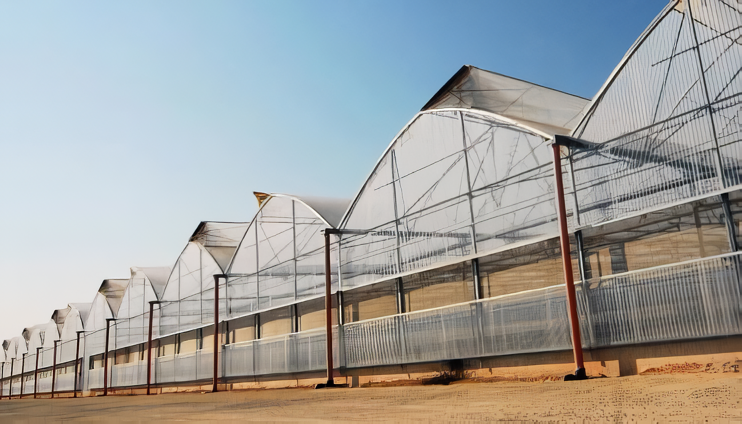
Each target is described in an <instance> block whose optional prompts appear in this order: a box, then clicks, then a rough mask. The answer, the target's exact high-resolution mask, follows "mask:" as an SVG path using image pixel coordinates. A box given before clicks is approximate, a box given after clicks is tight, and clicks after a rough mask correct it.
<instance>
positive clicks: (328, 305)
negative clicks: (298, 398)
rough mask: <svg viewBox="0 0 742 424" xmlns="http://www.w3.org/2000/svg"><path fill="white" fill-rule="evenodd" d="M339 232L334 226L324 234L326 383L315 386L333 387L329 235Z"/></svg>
mask: <svg viewBox="0 0 742 424" xmlns="http://www.w3.org/2000/svg"><path fill="white" fill-rule="evenodd" d="M331 234H340V231H339V230H336V229H335V228H326V229H325V231H324V235H325V330H326V335H325V337H326V339H327V342H326V350H327V352H326V353H327V383H325V384H318V385H317V388H323V387H335V379H334V372H335V366H334V364H333V358H332V353H333V348H332V274H331V272H332V266H331V263H330V235H331Z"/></svg>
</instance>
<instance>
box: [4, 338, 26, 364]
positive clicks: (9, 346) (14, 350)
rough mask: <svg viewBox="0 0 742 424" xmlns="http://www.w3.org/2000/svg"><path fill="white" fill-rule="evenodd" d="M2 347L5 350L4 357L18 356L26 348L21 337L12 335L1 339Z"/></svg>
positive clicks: (14, 357)
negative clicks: (9, 337)
mask: <svg viewBox="0 0 742 424" xmlns="http://www.w3.org/2000/svg"><path fill="white" fill-rule="evenodd" d="M3 349H4V350H5V355H6V359H8V360H10V359H16V358H20V357H21V356H22V355H23V354H24V353H26V352H27V350H26V342H25V341H24V339H23V337H13V338H11V339H7V340H4V341H3Z"/></svg>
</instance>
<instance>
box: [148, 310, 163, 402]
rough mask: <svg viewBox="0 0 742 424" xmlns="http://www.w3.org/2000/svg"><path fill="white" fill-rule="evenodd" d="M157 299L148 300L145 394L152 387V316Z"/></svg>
mask: <svg viewBox="0 0 742 424" xmlns="http://www.w3.org/2000/svg"><path fill="white" fill-rule="evenodd" d="M157 303H160V302H158V301H152V302H149V333H148V335H147V394H148V395H149V394H151V392H150V389H151V387H152V316H153V315H154V312H155V304H157Z"/></svg>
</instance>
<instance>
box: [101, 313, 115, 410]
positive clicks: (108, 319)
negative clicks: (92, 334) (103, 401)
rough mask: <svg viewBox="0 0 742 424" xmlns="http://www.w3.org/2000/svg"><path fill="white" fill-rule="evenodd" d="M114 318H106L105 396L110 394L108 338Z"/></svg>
mask: <svg viewBox="0 0 742 424" xmlns="http://www.w3.org/2000/svg"><path fill="white" fill-rule="evenodd" d="M113 320H114V318H106V348H105V351H104V352H103V396H108V339H109V334H110V331H111V321H113Z"/></svg>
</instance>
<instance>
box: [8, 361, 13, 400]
mask: <svg viewBox="0 0 742 424" xmlns="http://www.w3.org/2000/svg"><path fill="white" fill-rule="evenodd" d="M13 368H15V358H12V359H11V360H10V385H9V386H8V399H12V398H13Z"/></svg>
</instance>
